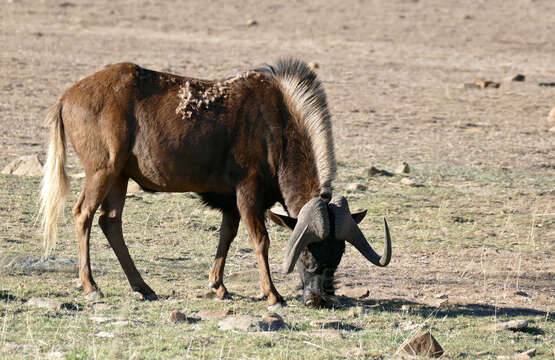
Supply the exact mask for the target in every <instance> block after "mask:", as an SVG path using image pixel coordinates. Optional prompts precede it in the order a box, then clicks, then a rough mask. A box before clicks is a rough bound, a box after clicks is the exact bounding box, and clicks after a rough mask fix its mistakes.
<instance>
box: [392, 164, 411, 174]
mask: <svg viewBox="0 0 555 360" xmlns="http://www.w3.org/2000/svg"><path fill="white" fill-rule="evenodd" d="M395 173H397V174H400V175H401V174H408V173H410V167H409V164H407V163H406V162H404V161H403V163H402V164H401V165H399V166H398V167H397V169H395Z"/></svg>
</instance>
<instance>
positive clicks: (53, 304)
mask: <svg viewBox="0 0 555 360" xmlns="http://www.w3.org/2000/svg"><path fill="white" fill-rule="evenodd" d="M25 306H29V307H36V308H40V309H50V310H79V308H78V307H77V306H75V305H74V304H72V303H67V302H63V301H61V300H56V299H50V298H30V299H29V300H27V302H26V303H25Z"/></svg>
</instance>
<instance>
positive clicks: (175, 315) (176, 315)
mask: <svg viewBox="0 0 555 360" xmlns="http://www.w3.org/2000/svg"><path fill="white" fill-rule="evenodd" d="M170 321H171V322H172V323H174V324H177V323H183V322H186V323H188V324H192V323H196V322H198V321H200V318H197V317H190V316H187V315H185V314H184V313H182V312H181V311H177V310H174V311H172V313H171V314H170Z"/></svg>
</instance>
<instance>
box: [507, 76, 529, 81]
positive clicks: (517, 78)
mask: <svg viewBox="0 0 555 360" xmlns="http://www.w3.org/2000/svg"><path fill="white" fill-rule="evenodd" d="M505 80H506V81H507V82H512V81H524V80H526V76H524V75H522V74H516V75H511V76H509V77H507V78H506V79H505Z"/></svg>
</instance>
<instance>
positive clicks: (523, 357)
mask: <svg viewBox="0 0 555 360" xmlns="http://www.w3.org/2000/svg"><path fill="white" fill-rule="evenodd" d="M534 356H536V349H530V350H527V351H524V352H521V353H518V354H515V355H514V356H513V359H519V360H526V359H531V358H533V357H534Z"/></svg>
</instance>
